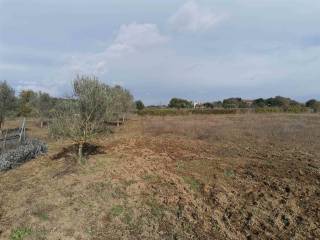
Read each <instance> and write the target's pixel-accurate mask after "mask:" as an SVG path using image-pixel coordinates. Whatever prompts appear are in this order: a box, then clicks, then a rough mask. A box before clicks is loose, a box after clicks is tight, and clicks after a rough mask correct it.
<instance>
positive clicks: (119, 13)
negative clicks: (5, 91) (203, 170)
mask: <svg viewBox="0 0 320 240" xmlns="http://www.w3.org/2000/svg"><path fill="white" fill-rule="evenodd" d="M319 25H320V1H317V0H190V1H183V0H161V1H150V0H134V1H133V0H107V1H106V0H86V1H85V0H45V1H44V0H28V1H25V0H0V81H2V80H6V81H7V82H8V83H9V84H10V85H11V86H12V87H14V88H15V89H16V91H17V92H19V91H21V90H22V89H34V90H37V91H45V92H49V93H50V94H51V95H53V96H58V97H63V96H66V95H68V94H70V92H71V82H72V80H73V79H74V78H75V76H76V75H77V74H85V75H95V76H97V77H98V78H99V79H100V80H101V81H103V82H105V83H107V84H110V85H116V84H117V85H121V86H123V87H125V88H127V89H129V90H130V91H131V92H132V93H133V95H134V97H135V98H136V99H141V100H143V101H144V102H145V103H147V104H166V103H167V102H168V101H169V100H170V98H171V97H181V98H187V99H189V100H193V101H200V102H204V101H215V100H220V99H224V98H228V97H241V98H244V99H254V98H258V97H265V98H267V97H272V96H277V95H282V96H287V97H291V98H294V99H297V100H299V101H306V100H308V99H310V98H318V99H319V98H320V26H319Z"/></svg>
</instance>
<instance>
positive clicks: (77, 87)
mask: <svg viewBox="0 0 320 240" xmlns="http://www.w3.org/2000/svg"><path fill="white" fill-rule="evenodd" d="M73 92H74V95H73V97H72V98H70V99H66V100H65V101H63V102H61V103H60V104H59V106H57V107H56V110H55V112H54V118H53V121H52V123H51V124H50V130H51V133H52V135H54V136H57V137H67V138H69V139H71V140H73V141H74V142H75V143H76V144H77V145H78V146H79V147H78V153H79V159H80V160H81V159H82V157H83V146H84V144H85V143H87V142H88V141H89V139H91V138H92V137H93V136H95V135H96V134H97V133H98V132H99V131H101V130H102V129H103V126H104V125H103V123H104V121H105V117H106V115H107V114H108V106H110V101H111V96H110V88H109V87H108V86H107V85H105V84H103V83H101V82H100V81H99V80H98V79H97V78H96V77H90V76H81V77H80V76H78V77H77V78H76V79H75V80H74V82H73Z"/></svg>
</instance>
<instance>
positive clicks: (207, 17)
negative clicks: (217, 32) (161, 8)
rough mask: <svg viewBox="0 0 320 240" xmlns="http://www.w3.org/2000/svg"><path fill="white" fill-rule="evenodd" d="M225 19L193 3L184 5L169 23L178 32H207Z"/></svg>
mask: <svg viewBox="0 0 320 240" xmlns="http://www.w3.org/2000/svg"><path fill="white" fill-rule="evenodd" d="M224 18H225V16H224V15H217V14H215V13H214V12H213V11H212V10H211V9H207V8H205V7H201V6H199V5H198V4H197V2H195V1H190V2H187V3H186V4H184V5H183V6H182V7H181V8H180V9H179V10H178V11H177V12H176V13H175V14H174V15H173V16H171V18H170V19H169V23H170V24H171V25H172V26H173V28H174V29H176V30H178V31H190V32H197V31H207V30H209V29H210V28H212V27H213V26H215V25H216V24H217V23H219V22H221V20H223V19H224Z"/></svg>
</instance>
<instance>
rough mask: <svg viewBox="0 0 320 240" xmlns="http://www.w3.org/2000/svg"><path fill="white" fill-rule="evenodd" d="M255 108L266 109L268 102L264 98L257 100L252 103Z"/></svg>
mask: <svg viewBox="0 0 320 240" xmlns="http://www.w3.org/2000/svg"><path fill="white" fill-rule="evenodd" d="M252 106H253V107H265V106H266V101H265V100H264V99H263V98H258V99H255V100H254V101H253V103H252Z"/></svg>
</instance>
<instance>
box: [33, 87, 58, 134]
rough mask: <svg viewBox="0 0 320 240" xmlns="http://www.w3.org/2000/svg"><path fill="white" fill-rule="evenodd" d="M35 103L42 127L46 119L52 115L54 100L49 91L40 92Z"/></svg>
mask: <svg viewBox="0 0 320 240" xmlns="http://www.w3.org/2000/svg"><path fill="white" fill-rule="evenodd" d="M33 104H34V107H35V109H36V112H37V115H38V117H39V118H40V125H41V128H42V127H43V123H44V121H45V120H46V119H48V118H49V117H50V113H51V111H52V109H53V107H54V101H53V99H52V98H51V97H50V95H49V94H48V93H44V92H38V93H37V97H36V99H35V102H34V103H33Z"/></svg>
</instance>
